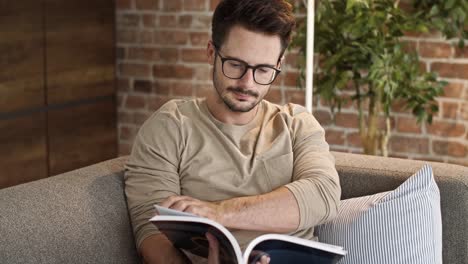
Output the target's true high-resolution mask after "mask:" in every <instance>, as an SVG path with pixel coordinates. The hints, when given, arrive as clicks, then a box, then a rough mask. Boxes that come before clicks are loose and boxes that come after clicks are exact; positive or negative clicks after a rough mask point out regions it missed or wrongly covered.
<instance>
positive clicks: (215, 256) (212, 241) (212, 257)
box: [205, 232, 219, 264]
mask: <svg viewBox="0 0 468 264" xmlns="http://www.w3.org/2000/svg"><path fill="white" fill-rule="evenodd" d="M205 236H206V239H207V240H208V244H209V247H210V249H209V251H210V252H209V254H208V264H219V244H218V239H216V237H215V236H213V235H212V234H211V233H210V232H206V234H205Z"/></svg>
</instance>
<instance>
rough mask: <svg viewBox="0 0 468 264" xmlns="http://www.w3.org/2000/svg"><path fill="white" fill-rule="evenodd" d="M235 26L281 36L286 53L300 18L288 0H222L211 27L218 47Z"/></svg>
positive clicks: (283, 49)
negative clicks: (296, 15)
mask: <svg viewBox="0 0 468 264" xmlns="http://www.w3.org/2000/svg"><path fill="white" fill-rule="evenodd" d="M235 25H239V26H243V27H245V28H246V29H248V30H251V31H255V32H262V33H266V34H269V35H277V36H279V37H280V39H281V47H282V51H281V55H282V54H283V52H284V51H285V50H286V48H287V47H288V45H289V43H290V42H291V35H292V31H293V30H294V27H295V25H296V20H295V18H294V15H293V8H292V5H291V4H290V3H288V2H287V1H286V0H221V2H220V3H219V4H218V6H217V7H216V10H215V12H214V14H213V22H212V28H211V31H212V39H213V43H214V45H215V46H216V47H218V48H219V47H221V45H222V44H223V42H224V41H225V39H226V36H227V34H228V33H229V31H230V30H231V28H232V27H233V26H235Z"/></svg>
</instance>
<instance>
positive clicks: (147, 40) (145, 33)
mask: <svg viewBox="0 0 468 264" xmlns="http://www.w3.org/2000/svg"><path fill="white" fill-rule="evenodd" d="M153 38H154V33H153V31H151V30H142V31H140V32H138V42H139V43H141V44H151V43H153Z"/></svg>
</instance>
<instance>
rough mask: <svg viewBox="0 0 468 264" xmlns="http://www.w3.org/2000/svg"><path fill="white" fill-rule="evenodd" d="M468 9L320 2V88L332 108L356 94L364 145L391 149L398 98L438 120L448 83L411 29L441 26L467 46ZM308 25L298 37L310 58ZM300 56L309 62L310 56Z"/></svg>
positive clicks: (376, 0)
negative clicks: (425, 58) (407, 38)
mask: <svg viewBox="0 0 468 264" xmlns="http://www.w3.org/2000/svg"><path fill="white" fill-rule="evenodd" d="M447 3H448V4H447ZM402 7H403V8H402ZM467 14H468V4H467V3H466V1H465V0H441V1H437V0H416V1H413V2H411V1H406V2H405V3H403V4H402V3H400V1H398V0H396V1H395V0H336V1H335V0H329V1H326V0H322V1H318V2H317V4H316V11H315V16H316V17H315V53H316V54H317V55H318V58H319V63H317V65H319V66H318V67H315V68H316V69H314V75H315V76H314V79H315V81H314V82H315V87H314V94H316V95H319V97H320V99H322V100H325V101H326V102H327V103H328V104H329V105H330V106H331V110H332V113H335V112H336V111H340V109H341V106H342V105H343V103H346V102H347V101H349V100H351V101H353V102H354V103H355V105H356V107H357V109H358V113H359V132H360V137H361V140H362V144H363V150H364V153H366V154H372V155H377V154H381V155H384V156H387V153H388V151H387V145H388V140H389V138H390V132H391V122H390V120H391V116H392V106H393V105H394V104H395V103H397V102H399V103H402V104H403V105H404V107H405V108H407V109H410V110H411V111H412V113H413V114H414V115H415V117H416V118H417V121H418V122H420V123H421V122H429V123H431V122H432V116H433V115H434V114H435V113H436V112H438V104H437V102H436V101H435V99H436V97H438V96H439V95H441V94H442V93H443V87H444V86H445V85H446V83H445V82H443V81H438V80H437V78H436V75H435V74H434V73H431V72H425V71H424V70H421V67H420V63H419V59H418V55H417V54H416V52H415V51H414V50H411V49H410V48H408V47H406V46H405V42H404V41H402V37H403V36H404V32H408V31H410V32H428V31H429V30H432V29H436V30H439V31H441V32H443V33H444V34H445V36H447V37H458V39H459V40H460V41H459V45H460V46H463V45H464V42H463V39H464V38H466V37H467V36H468V34H467V31H466V29H465V27H466V25H467V24H468V23H467V21H468V20H467V16H466V15H467ZM306 31H307V30H306V27H305V23H302V24H301V25H300V27H299V29H298V33H297V35H296V36H295V38H294V40H293V45H292V47H298V48H299V52H300V53H302V55H303V56H300V58H305V47H306ZM300 63H301V64H302V65H304V59H302V62H301V61H300ZM301 68H302V69H303V68H304V67H301ZM302 76H304V74H302ZM382 121H383V122H382ZM382 123H383V124H384V125H383V126H382V125H381V124H382Z"/></svg>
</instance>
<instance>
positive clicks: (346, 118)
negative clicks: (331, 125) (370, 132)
mask: <svg viewBox="0 0 468 264" xmlns="http://www.w3.org/2000/svg"><path fill="white" fill-rule="evenodd" d="M335 123H336V125H337V126H340V127H346V128H358V127H359V118H358V115H357V114H355V113H337V114H336V118H335Z"/></svg>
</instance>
